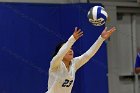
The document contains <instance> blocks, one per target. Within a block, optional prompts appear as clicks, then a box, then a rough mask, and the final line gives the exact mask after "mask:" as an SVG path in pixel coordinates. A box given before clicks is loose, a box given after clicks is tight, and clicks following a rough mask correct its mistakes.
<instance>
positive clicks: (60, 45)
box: [53, 41, 66, 57]
mask: <svg viewBox="0 0 140 93" xmlns="http://www.w3.org/2000/svg"><path fill="white" fill-rule="evenodd" d="M65 43H66V42H65V41H64V42H60V43H59V44H58V45H57V46H56V48H55V51H54V54H53V57H54V56H55V55H56V54H57V53H58V51H59V49H60V48H61V47H62V45H63V44H65Z"/></svg>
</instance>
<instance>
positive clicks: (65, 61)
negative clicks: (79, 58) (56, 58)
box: [63, 60, 71, 70]
mask: <svg viewBox="0 0 140 93" xmlns="http://www.w3.org/2000/svg"><path fill="white" fill-rule="evenodd" d="M63 62H64V64H65V66H66V68H67V69H68V70H69V67H70V63H71V61H67V60H63Z"/></svg>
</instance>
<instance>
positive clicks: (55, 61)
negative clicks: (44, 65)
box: [50, 27, 83, 70]
mask: <svg viewBox="0 0 140 93" xmlns="http://www.w3.org/2000/svg"><path fill="white" fill-rule="evenodd" d="M82 35H83V32H82V31H81V30H80V29H78V28H77V27H75V30H74V33H73V35H72V36H71V37H70V38H69V39H68V41H67V42H66V43H64V45H62V47H61V48H60V49H59V51H58V53H57V54H56V55H55V56H54V57H53V59H52V61H51V66H50V68H51V69H52V70H53V69H56V68H57V67H58V66H59V65H60V63H61V62H62V60H63V57H64V56H65V55H66V53H67V52H68V51H69V49H70V48H71V47H72V45H73V44H74V43H75V41H76V40H78V39H79V38H80V37H81V36H82Z"/></svg>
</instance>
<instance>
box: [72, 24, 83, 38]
mask: <svg viewBox="0 0 140 93" xmlns="http://www.w3.org/2000/svg"><path fill="white" fill-rule="evenodd" d="M73 36H74V38H75V39H76V40H78V39H79V38H80V37H81V36H83V31H81V29H78V28H77V27H75V30H74V33H73Z"/></svg>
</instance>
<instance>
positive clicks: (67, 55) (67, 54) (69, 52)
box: [64, 48, 74, 61]
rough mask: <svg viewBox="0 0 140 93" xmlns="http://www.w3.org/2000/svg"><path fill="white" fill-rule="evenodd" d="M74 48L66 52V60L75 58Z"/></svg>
mask: <svg viewBox="0 0 140 93" xmlns="http://www.w3.org/2000/svg"><path fill="white" fill-rule="evenodd" d="M73 55H74V53H73V50H72V48H71V49H70V50H69V51H68V52H67V53H66V55H65V56H64V60H66V61H71V60H72V59H73Z"/></svg>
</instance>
